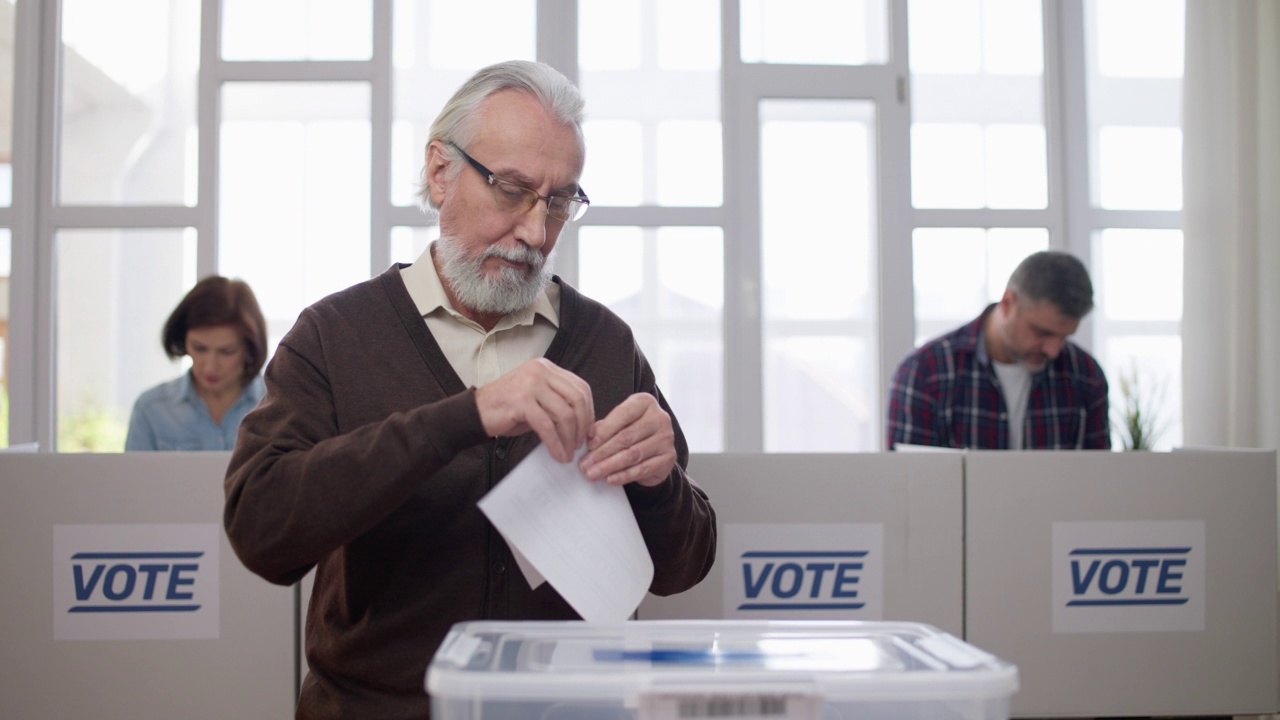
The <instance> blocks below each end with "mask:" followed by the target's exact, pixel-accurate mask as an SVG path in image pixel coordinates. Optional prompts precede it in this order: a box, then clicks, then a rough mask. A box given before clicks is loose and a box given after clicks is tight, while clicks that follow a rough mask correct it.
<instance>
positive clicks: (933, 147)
mask: <svg viewBox="0 0 1280 720" xmlns="http://www.w3.org/2000/svg"><path fill="white" fill-rule="evenodd" d="M1182 12H1183V8H1182V5H1181V3H1180V2H1176V1H1173V0H1105V1H1104V0H1060V1H1051V0H1045V1H1043V2H1042V1H1041V0H738V2H732V1H729V2H726V1H725V0H578V2H556V3H539V2H536V1H535V0H468V2H457V1H456V0H361V1H353V2H343V3H335V2H332V1H330V0H294V1H292V2H288V3H263V2H257V1H255V0H204V2H192V1H191V0H121V1H120V2H113V3H103V2H99V1H98V0H44V1H43V2H36V1H35V0H0V52H3V53H7V56H8V57H9V58H10V61H9V62H8V63H0V68H2V69H5V70H14V69H16V74H15V75H14V77H13V78H12V79H11V80H10V81H9V82H7V83H6V82H4V80H5V78H3V77H0V89H4V88H12V91H13V93H14V95H13V97H12V98H5V99H4V106H3V107H0V122H3V126H2V127H0V145H2V147H0V359H4V360H5V363H4V364H0V368H3V370H0V389H8V390H12V391H13V392H10V393H8V395H11V396H12V401H10V402H9V404H8V406H6V405H4V404H3V403H5V402H6V398H7V395H6V394H0V431H3V432H0V443H7V442H8V441H10V440H12V441H13V442H20V443H27V442H39V443H40V446H41V449H54V450H60V451H80V450H93V451H115V450H119V449H121V448H122V447H123V433H124V423H125V422H126V420H127V417H128V413H129V409H130V407H131V405H132V403H133V400H134V399H135V398H136V396H137V394H138V393H139V392H140V391H141V390H142V389H145V388H146V387H149V386H151V385H154V384H156V383H159V382H161V381H163V380H167V379H169V378H171V377H174V376H176V375H177V374H178V373H180V372H183V371H184V370H185V367H186V366H185V364H184V363H181V362H172V361H170V360H168V358H166V357H165V355H164V353H163V350H162V348H161V344H160V340H159V335H160V328H161V325H162V323H163V321H164V319H165V317H166V316H167V315H168V313H169V311H170V310H171V309H172V307H173V305H174V304H175V303H176V302H177V300H178V299H179V298H180V297H181V296H182V294H183V293H184V292H185V291H186V289H188V288H190V287H191V285H192V284H193V283H194V282H195V280H196V279H198V278H199V277H203V276H205V275H208V274H212V273H219V274H223V275H228V276H233V277H240V278H243V279H245V280H247V281H248V282H249V283H250V284H251V285H252V286H253V287H254V289H255V291H256V292H257V294H258V297H259V300H260V301H261V304H262V306H263V310H264V312H265V314H266V315H267V317H268V325H269V328H268V330H269V333H268V334H269V343H270V344H271V346H272V347H274V345H275V343H277V342H278V341H279V339H280V338H281V337H282V336H283V334H284V333H285V332H286V331H287V330H288V329H289V327H290V326H291V325H292V323H293V322H294V320H295V319H296V317H297V314H298V312H299V311H300V310H301V309H302V308H304V307H305V306H306V305H308V304H310V303H312V302H315V301H316V300H318V299H319V298H321V297H322V296H324V295H325V294H328V293H330V292H333V291H335V290H338V289H340V288H343V287H346V286H348V285H350V284H352V283H355V282H358V281H361V280H364V279H366V278H368V277H371V276H372V275H375V274H377V273H380V272H382V271H384V270H385V269H386V268H387V267H388V265H389V264H390V263H392V262H406V263H407V262H413V261H414V260H415V259H416V258H417V257H418V256H419V255H420V254H421V253H422V251H423V250H424V249H425V248H426V247H427V245H428V244H429V243H430V242H431V241H432V240H433V239H435V238H436V237H438V229H437V228H436V226H435V222H434V219H433V218H432V217H431V216H430V215H429V214H427V213H424V212H422V211H421V209H419V208H418V207H417V198H416V192H417V183H418V179H419V173H420V170H421V166H422V162H423V159H424V152H423V151H424V145H425V142H426V138H427V134H428V131H429V126H430V123H431V121H432V119H433V118H434V117H435V115H436V113H437V112H438V111H439V108H440V107H441V106H442V105H443V103H444V102H445V100H446V99H447V98H448V96H449V95H450V94H452V92H453V91H454V90H455V89H456V87H457V86H458V84H459V83H461V82H462V81H463V80H464V79H465V78H466V77H467V76H468V75H470V74H471V73H472V72H474V71H475V70H476V69H478V68H480V67H482V66H484V65H486V64H489V63H492V62H495V61H498V60H503V59H510V58H522V59H540V60H543V61H546V62H549V63H551V64H552V65H555V66H556V67H558V68H560V69H561V70H562V71H564V72H565V73H566V74H567V75H568V76H569V77H570V78H572V79H574V80H575V81H577V82H578V84H579V86H580V87H581V88H582V90H583V92H584V94H585V96H586V98H587V122H586V125H585V128H584V132H585V135H586V138H587V143H588V151H587V161H586V167H585V170H584V173H583V178H582V184H583V186H584V187H585V188H586V189H587V191H588V192H589V194H590V196H591V198H592V207H591V209H590V211H589V212H588V214H587V215H586V216H585V218H584V221H583V222H582V223H581V224H577V225H571V226H569V227H568V228H566V231H565V232H564V234H563V235H562V238H561V242H560V245H559V246H558V248H557V257H556V271H557V273H558V274H559V275H561V276H562V278H564V280H565V281H567V282H569V283H571V284H573V285H575V286H576V287H579V288H580V289H582V290H583V291H584V292H586V293H587V294H588V295H590V296H592V297H595V298H596V299H598V300H600V301H601V302H603V303H605V304H606V305H608V306H609V307H610V308H612V309H613V310H614V311H615V312H616V313H618V314H619V315H620V316H622V317H623V318H624V319H626V320H627V322H628V323H629V324H630V325H631V326H632V327H633V329H634V330H635V334H636V337H637V339H638V341H639V343H640V347H641V349H642V351H643V352H644V353H645V355H646V356H647V357H648V359H649V360H650V362H651V363H652V364H653V366H654V369H655V372H656V374H657V377H658V381H659V384H660V385H661V386H662V388H663V390H664V393H665V394H666V395H667V396H668V398H669V400H670V402H671V403H672V406H673V408H674V409H675V411H676V414H677V417H678V418H679V420H680V422H681V425H682V427H683V428H684V430H685V433H686V435H687V436H688V438H689V441H690V445H691V447H692V448H693V450H694V451H698V452H862V451H875V450H879V449H880V448H881V447H882V437H883V424H884V419H883V416H884V400H883V399H884V397H885V393H886V392H887V387H886V380H887V378H888V376H889V375H890V374H891V372H892V370H893V367H894V366H895V365H896V363H897V362H898V361H899V360H900V359H901V358H902V357H903V356H904V355H906V354H907V353H908V352H910V351H911V349H912V347H913V346H914V345H918V344H919V343H921V342H923V341H925V340H927V339H928V338H930V337H934V336H936V335H938V334H940V333H942V332H945V331H947V330H950V329H952V328H954V327H956V326H958V325H959V324H961V323H964V322H966V321H968V320H970V319H972V318H973V317H975V316H976V315H977V314H978V313H979V312H981V311H982V309H983V307H985V306H986V304H988V303H990V302H992V301H994V300H996V299H998V298H999V296H1000V294H1001V292H1002V291H1003V289H1004V283H1005V281H1006V279H1007V277H1008V274H1009V272H1010V271H1011V270H1012V268H1013V267H1014V266H1015V265H1016V264H1017V263H1018V261H1020V260H1021V259H1022V258H1023V257H1025V256H1026V255H1027V254H1028V253H1031V252H1034V251H1036V250H1040V249H1044V248H1059V249H1066V250H1069V251H1071V252H1073V253H1075V254H1077V255H1079V256H1080V257H1082V258H1084V259H1085V260H1086V262H1087V264H1088V265H1089V267H1090V269H1091V272H1092V274H1093V278H1094V284H1095V288H1096V291H1097V292H1096V294H1097V300H1098V307H1097V310H1096V311H1095V312H1094V313H1093V314H1091V315H1090V317H1089V318H1088V319H1087V320H1086V322H1085V323H1084V324H1083V325H1082V327H1081V330H1080V332H1079V333H1078V335H1077V337H1076V338H1075V339H1076V340H1077V342H1079V343H1080V344H1082V345H1083V346H1085V347H1086V348H1087V349H1089V350H1090V351H1092V352H1093V353H1094V354H1095V355H1096V356H1097V357H1098V358H1099V360H1100V361H1101V362H1102V364H1103V366H1104V368H1105V369H1106V370H1107V372H1108V375H1109V376H1110V377H1111V379H1112V387H1113V396H1114V398H1113V400H1114V402H1113V405H1116V406H1119V405H1120V404H1121V403H1122V402H1123V395H1122V384H1121V383H1120V382H1119V380H1120V379H1121V378H1122V377H1123V378H1125V379H1126V380H1132V381H1133V382H1131V383H1126V384H1125V385H1124V387H1128V388H1130V389H1132V387H1134V385H1135V384H1136V385H1138V386H1140V387H1142V388H1144V389H1143V392H1145V393H1148V394H1151V395H1152V396H1153V397H1154V396H1159V397H1160V398H1161V399H1162V405H1161V408H1162V409H1163V411H1164V413H1165V415H1166V417H1167V428H1166V432H1165V434H1164V436H1163V437H1162V442H1161V444H1160V446H1161V447H1168V446H1169V445H1172V444H1177V443H1178V442H1180V440H1181V424H1180V421H1179V420H1180V418H1179V414H1180V396H1179V388H1180V378H1179V373H1180V358H1181V341H1180V337H1179V324H1180V318H1181V302H1180V298H1181V294H1180V288H1181V274H1182V268H1181V265H1180V257H1181V251H1180V248H1181V242H1182V240H1181V234H1180V232H1179V230H1178V227H1179V211H1180V208H1181V178H1180V177H1179V174H1178V173H1179V168H1180V159H1179V151H1180V145H1181V137H1180V126H1179V122H1180V120H1179V103H1180V92H1181V68H1182V55H1181V53H1182V26H1181V23H1182ZM495 19H500V21H495ZM53 28H56V29H57V31H58V33H59V35H58V36H57V37H46V36H45V35H44V34H42V33H47V32H51V30H50V29H53ZM122 37H128V38H130V39H129V41H128V42H121V41H120V38H122ZM215 39H217V40H218V42H214V40H215ZM45 58H49V59H50V60H51V61H52V63H53V64H52V65H51V66H46V60H45ZM15 109H18V110H19V112H18V114H16V115H15V112H14V110H15ZM6 113H7V115H6ZM23 113H25V114H23ZM15 133H18V134H17V135H15ZM41 143H44V144H43V145H42V144H41ZM26 148H32V150H31V152H30V153H29V154H27V155H23V154H22V153H23V151H24V149H26ZM11 278H12V279H13V282H10V279H11ZM6 422H7V423H8V426H7V430H5V428H6V425H5V424H4V423H6Z"/></svg>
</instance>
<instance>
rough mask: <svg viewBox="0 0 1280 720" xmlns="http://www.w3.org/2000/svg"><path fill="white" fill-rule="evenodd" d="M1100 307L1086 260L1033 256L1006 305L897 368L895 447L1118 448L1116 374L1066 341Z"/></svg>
mask: <svg viewBox="0 0 1280 720" xmlns="http://www.w3.org/2000/svg"><path fill="white" fill-rule="evenodd" d="M1091 309H1093V283H1092V282H1090V280H1089V273H1088V271H1087V270H1086V269H1085V267H1084V265H1083V264H1082V263H1081V262H1080V261H1079V260H1078V259H1076V258H1075V257H1073V256H1071V255H1069V254H1067V253H1065V252H1057V251H1046V252H1038V253H1035V254H1033V255H1031V256H1029V257H1027V258H1026V259H1025V260H1023V261H1022V263H1021V264H1020V265H1018V267H1017V269H1016V270H1014V271H1013V275H1012V276H1010V278H1009V283H1008V286H1007V287H1006V288H1005V291H1004V296H1003V297H1001V298H1000V302H998V303H995V304H993V305H990V306H988V307H987V309H986V310H984V311H983V313H982V315H980V316H979V317H978V318H977V319H976V320H974V321H973V322H971V323H969V324H968V325H965V326H963V327H961V328H959V329H957V330H954V331H952V332H950V333H947V334H946V335H943V336H942V337H939V338H936V339H934V340H931V341H929V342H928V343H925V344H924V346H922V347H920V348H919V349H917V350H916V351H915V352H913V353H911V354H910V355H909V356H907V358H906V359H905V360H903V361H902V364H901V365H899V366H898V370H897V372H895V373H894V377H893V388H892V390H891V391H890V395H889V418H888V420H889V422H888V445H889V449H890V450H892V449H893V448H894V446H895V445H898V444H911V445H936V446H941V447H953V448H975V449H994V450H1021V449H1054V450H1063V449H1077V450H1080V449H1099V450H1105V449H1109V448H1110V447H1111V429H1110V424H1109V421H1108V408H1107V378H1106V376H1105V375H1104V374H1103V372H1102V368H1101V366H1099V365H1098V363H1097V361H1095V360H1094V359H1093V357H1092V356H1090V355H1089V353H1087V352H1085V351H1084V350H1083V349H1081V348H1080V347H1079V346H1077V345H1076V344H1074V343H1072V342H1070V341H1068V340H1067V338H1068V337H1069V336H1070V335H1071V334H1072V333H1074V332H1075V331H1076V328H1077V327H1078V326H1079V325H1080V319H1081V318H1083V317H1084V316H1085V315H1086V314H1088V312H1089V311H1090V310H1091ZM1011 429H1012V430H1016V432H1011Z"/></svg>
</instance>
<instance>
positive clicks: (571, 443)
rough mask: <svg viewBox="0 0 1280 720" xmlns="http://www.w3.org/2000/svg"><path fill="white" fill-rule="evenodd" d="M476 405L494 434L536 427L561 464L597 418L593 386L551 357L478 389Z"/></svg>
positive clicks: (524, 366)
mask: <svg viewBox="0 0 1280 720" xmlns="http://www.w3.org/2000/svg"><path fill="white" fill-rule="evenodd" d="M476 406H477V407H478V409H479V410H480V421H481V422H482V423H484V429H485V432H487V433H489V436H490V437H510V436H515V435H523V434H524V433H527V432H530V431H532V432H534V433H537V435H538V438H539V439H540V440H542V442H543V444H544V445H546V446H547V450H548V451H550V453H551V457H553V458H555V459H556V460H558V461H559V462H562V463H565V462H569V461H570V460H572V459H573V455H574V453H575V452H577V450H578V448H580V447H582V444H583V443H585V442H586V440H587V431H588V430H590V429H591V425H592V423H594V422H595V405H594V403H593V401H592V399H591V386H590V385H588V384H587V381H585V380H583V379H582V378H580V377H578V376H577V375H574V374H573V373H571V372H569V371H568V370H565V369H564V368H562V367H560V366H558V365H556V364H555V363H552V362H551V361H549V360H547V359H546V358H535V359H533V360H529V361H527V362H525V363H522V364H521V365H520V366H519V367H517V368H516V369H514V370H512V371H511V372H509V373H507V374H505V375H503V376H502V377H499V378H498V379H497V380H494V381H493V382H491V383H489V384H488V385H485V386H484V387H481V388H477V389H476Z"/></svg>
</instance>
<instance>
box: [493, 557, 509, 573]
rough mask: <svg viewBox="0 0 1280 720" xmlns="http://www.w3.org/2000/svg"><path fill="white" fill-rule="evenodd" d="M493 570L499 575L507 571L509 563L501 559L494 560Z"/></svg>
mask: <svg viewBox="0 0 1280 720" xmlns="http://www.w3.org/2000/svg"><path fill="white" fill-rule="evenodd" d="M493 571H494V572H495V573H497V574H499V575H501V574H502V573H504V572H506V571H507V564H506V563H504V562H502V561H501V560H494V561H493Z"/></svg>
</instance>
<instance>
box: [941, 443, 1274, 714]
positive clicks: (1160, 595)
mask: <svg viewBox="0 0 1280 720" xmlns="http://www.w3.org/2000/svg"><path fill="white" fill-rule="evenodd" d="M965 478H966V480H965V482H966V495H965V498H966V504H965V507H966V521H965V529H966V533H965V535H966V542H965V600H966V601H965V630H966V632H965V635H964V637H965V639H966V640H967V641H968V642H971V643H974V644H975V645H978V646H979V647H982V648H983V649H985V650H988V651H990V652H992V653H995V654H997V655H999V656H1000V657H1002V658H1004V659H1006V660H1008V661H1010V662H1012V663H1014V664H1016V665H1017V666H1018V669H1019V674H1020V679H1021V684H1022V690H1021V691H1020V692H1019V694H1018V697H1017V698H1015V700H1014V703H1013V709H1012V712H1013V714H1014V715H1015V716H1019V717H1100V716H1107V717H1116V716H1143V717H1151V716H1178V715H1195V716H1206V715H1211V716H1227V715H1255V714H1268V713H1273V712H1275V711H1276V709H1277V694H1278V692H1277V680H1278V678H1277V660H1276V656H1277V644H1276V640H1277V638H1276V616H1277V603H1276V565H1277V559H1276V456H1275V451H1273V450H1266V451H1248V450H1232V451H1209V450H1205V451H1187V452H1174V453H1152V452H1127V453H1119V452H1045V451H1035V452H986V451H972V452H969V453H967V454H966V459H965Z"/></svg>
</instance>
